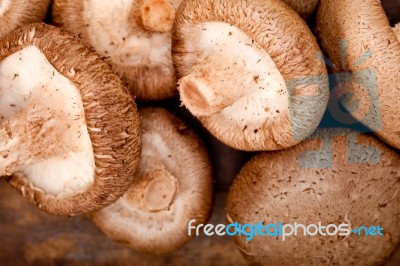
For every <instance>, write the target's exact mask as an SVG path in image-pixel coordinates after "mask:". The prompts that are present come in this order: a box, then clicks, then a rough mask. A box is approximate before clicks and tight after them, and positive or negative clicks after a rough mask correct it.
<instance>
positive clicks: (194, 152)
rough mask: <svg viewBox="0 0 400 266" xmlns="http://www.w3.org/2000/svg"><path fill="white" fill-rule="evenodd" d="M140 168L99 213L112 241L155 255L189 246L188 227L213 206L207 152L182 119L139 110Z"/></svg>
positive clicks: (97, 217)
mask: <svg viewBox="0 0 400 266" xmlns="http://www.w3.org/2000/svg"><path fill="white" fill-rule="evenodd" d="M140 114H141V116H142V126H143V130H144V133H143V138H142V143H143V146H142V154H141V163H140V166H139V170H138V173H137V177H136V179H135V180H134V182H133V183H132V185H131V186H130V188H129V189H128V191H127V192H126V193H125V194H124V195H123V196H122V197H121V198H120V199H118V201H117V202H115V203H114V204H112V205H110V206H108V207H106V208H104V209H102V210H100V211H98V212H96V213H94V215H93V221H94V222H95V223H96V225H97V226H98V227H99V228H100V229H101V230H102V231H103V232H104V233H105V234H106V235H107V236H109V237H110V238H112V239H114V240H116V241H119V242H122V243H125V244H126V245H128V246H129V247H130V248H132V249H134V250H137V251H140V252H146V253H151V254H165V253H170V252H173V251H175V250H177V249H179V248H180V247H182V246H183V245H184V244H185V243H187V242H188V241H189V240H190V239H191V238H193V237H194V234H192V235H191V236H188V232H187V225H188V222H189V221H190V220H192V219H195V220H196V222H195V224H199V223H204V222H205V221H206V220H207V219H208V216H209V214H210V210H211V202H212V190H213V188H212V184H213V181H212V173H211V166H210V161H209V159H208V155H207V152H206V149H205V147H204V146H203V144H202V142H201V141H200V139H199V138H198V137H197V136H196V135H195V133H194V132H193V131H192V130H191V129H189V128H188V127H187V125H186V124H184V123H183V122H182V121H181V120H180V119H178V118H177V117H175V116H173V115H172V114H170V113H169V112H167V111H166V110H164V109H161V108H145V109H142V110H140Z"/></svg>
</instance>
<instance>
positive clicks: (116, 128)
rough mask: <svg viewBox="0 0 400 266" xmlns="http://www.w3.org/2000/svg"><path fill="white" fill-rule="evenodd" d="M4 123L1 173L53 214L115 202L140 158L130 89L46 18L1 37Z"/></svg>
mask: <svg viewBox="0 0 400 266" xmlns="http://www.w3.org/2000/svg"><path fill="white" fill-rule="evenodd" d="M0 127H1V131H0V176H7V177H8V181H9V182H10V184H11V185H12V186H14V187H15V188H17V189H18V190H19V191H20V192H21V194H22V195H23V196H24V197H26V198H27V199H29V200H30V201H32V202H34V203H35V204H37V205H38V206H39V207H40V208H41V209H43V210H46V211H48V212H50V213H53V214H59V215H77V214H82V213H87V212H90V211H94V210H98V209H100V208H103V207H105V206H107V205H109V204H110V203H112V202H114V201H116V200H117V199H118V198H119V197H120V196H121V195H122V194H123V193H124V192H125V191H126V190H127V189H128V187H129V185H130V184H131V182H132V181H133V177H134V175H135V172H136V170H137V167H138V165H139V155H140V134H141V129H140V124H139V116H138V113H137V110H136V106H135V103H134V102H133V99H132V97H131V95H130V94H129V92H128V91H127V89H126V88H125V86H124V85H123V84H122V82H121V80H120V79H119V78H118V76H117V75H116V74H114V73H113V72H112V70H111V68H110V67H109V66H108V65H107V64H106V63H105V62H104V61H103V60H102V59H100V58H99V57H98V56H97V55H96V54H94V53H93V52H91V51H90V49H88V48H86V47H84V46H83V45H82V44H80V43H79V41H78V40H76V39H75V38H73V37H72V36H70V35H68V34H65V33H64V32H63V31H62V30H60V29H57V28H54V27H52V26H48V25H45V24H32V25H28V26H24V27H23V28H21V29H19V30H16V31H14V32H12V33H11V34H9V35H7V36H6V37H5V38H3V39H2V40H1V41H0Z"/></svg>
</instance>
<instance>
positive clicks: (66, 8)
mask: <svg viewBox="0 0 400 266" xmlns="http://www.w3.org/2000/svg"><path fill="white" fill-rule="evenodd" d="M180 2H181V0H126V1H98V0H89V1H82V0H55V1H54V5H53V22H54V23H55V24H56V25H58V26H62V27H63V28H64V29H66V30H67V31H69V32H71V33H73V34H74V35H75V36H78V37H79V38H81V40H82V41H83V42H84V43H85V44H87V45H89V46H92V47H93V48H94V49H95V50H96V52H97V53H99V54H100V55H101V56H103V57H105V58H106V61H107V62H109V63H111V64H112V66H113V68H114V70H115V71H116V72H117V73H118V74H119V75H120V76H121V77H122V79H123V80H124V81H125V82H127V84H128V85H129V88H130V90H131V92H132V93H133V94H134V95H136V96H137V98H138V99H139V100H160V99H165V98H168V97H172V96H174V95H176V93H177V91H176V78H175V71H174V69H173V65H172V61H171V28H172V24H173V21H174V19H175V8H177V6H178V5H179V3H180Z"/></svg>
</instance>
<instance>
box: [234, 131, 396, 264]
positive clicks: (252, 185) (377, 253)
mask: <svg viewBox="0 0 400 266" xmlns="http://www.w3.org/2000/svg"><path fill="white" fill-rule="evenodd" d="M323 147H324V148H323ZM329 158H330V159H332V161H331V162H332V164H331V165H330V166H329V165H328V164H327V162H330V159H329ZM399 173H400V156H399V155H398V154H397V153H396V152H395V151H393V150H391V149H390V148H389V147H388V146H386V145H384V144H383V143H381V142H380V141H378V140H377V139H375V138H374V137H372V136H370V135H362V134H357V133H356V132H352V131H347V130H346V131H345V130H332V129H331V130H321V131H317V133H315V135H314V136H313V137H312V138H311V140H308V141H304V142H303V143H301V144H299V145H297V146H295V147H293V148H291V149H289V150H285V151H277V152H271V153H261V154H259V155H256V156H255V157H254V158H253V159H251V160H250V161H249V162H248V163H247V164H246V165H245V166H244V167H243V168H242V170H241V172H240V173H239V175H238V176H237V178H236V179H235V181H234V183H233V185H232V187H231V189H230V191H229V195H228V203H227V213H228V214H227V216H228V220H229V221H238V222H239V223H241V224H245V223H250V224H256V223H257V222H261V223H263V224H264V225H267V224H269V223H275V224H276V223H278V222H282V223H283V224H286V223H289V224H294V222H297V223H301V224H304V225H306V226H307V225H309V224H318V223H319V222H321V224H322V225H324V226H327V225H328V224H336V225H339V224H341V223H346V224H350V227H351V228H359V227H360V226H368V227H369V226H378V225H379V226H381V227H382V228H383V234H384V236H375V237H372V236H369V237H368V236H365V235H364V236H357V235H353V234H351V235H349V236H341V237H339V236H338V235H336V236H321V235H316V236H304V235H303V233H302V231H301V230H300V231H299V233H298V235H297V236H294V235H292V236H290V237H288V238H286V239H285V241H282V239H281V237H279V238H276V237H270V236H255V237H254V238H253V239H252V240H251V241H246V240H245V237H235V241H236V244H237V247H238V248H239V249H240V250H241V251H242V253H243V254H244V255H245V256H246V258H247V259H249V261H250V262H254V263H260V264H263V265H322V264H324V263H326V264H329V265H379V264H382V263H383V262H384V260H385V259H386V258H387V257H388V256H389V255H390V254H391V252H393V251H394V249H395V248H396V247H397V245H398V244H399V242H400V212H399V211H400V193H399V191H400V183H399Z"/></svg>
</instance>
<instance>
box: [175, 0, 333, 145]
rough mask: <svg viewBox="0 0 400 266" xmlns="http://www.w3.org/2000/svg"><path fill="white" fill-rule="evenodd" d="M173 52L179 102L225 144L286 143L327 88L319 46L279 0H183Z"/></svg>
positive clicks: (313, 113)
mask: <svg viewBox="0 0 400 266" xmlns="http://www.w3.org/2000/svg"><path fill="white" fill-rule="evenodd" d="M172 50H173V51H172V52H173V61H174V64H175V66H176V69H177V72H178V74H179V77H180V81H179V83H180V85H179V88H178V90H179V93H180V98H181V101H182V104H183V105H185V106H186V107H187V108H188V109H189V111H190V112H191V113H192V114H193V115H194V116H196V117H197V118H198V119H199V120H200V121H201V123H202V124H203V125H204V126H205V127H206V128H207V129H208V130H209V131H210V132H211V133H212V134H213V135H214V136H215V137H216V138H217V139H219V140H220V141H222V142H223V143H225V144H227V145H228V146H231V147H233V148H236V149H239V150H247V151H254V150H276V149H282V148H287V147H290V146H293V145H295V144H297V143H299V142H300V141H301V140H302V139H304V138H306V137H308V136H309V135H310V134H312V132H313V131H314V130H315V128H316V127H317V125H318V124H319V122H320V120H321V118H322V116H323V114H324V111H325V109H326V106H327V102H328V95H329V88H328V78H327V75H326V73H327V72H326V67H325V64H324V62H323V60H320V59H319V57H320V55H321V52H320V50H319V47H318V44H317V42H316V40H315V38H314V37H313V35H312V33H311V31H310V30H309V28H308V27H307V25H306V24H305V22H304V21H303V20H302V19H301V18H300V17H299V16H298V15H297V14H296V13H295V12H294V11H293V10H292V9H291V8H290V7H289V6H288V5H286V4H284V3H283V2H281V1H273V0H263V1H255V0H252V1H244V0H240V1H230V0H224V1H216V0H204V1H195V0H186V1H184V2H182V3H181V5H180V7H179V8H178V10H177V13H176V19H175V25H174V30H173V47H172Z"/></svg>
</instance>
